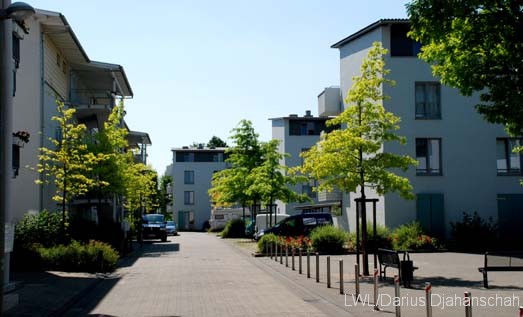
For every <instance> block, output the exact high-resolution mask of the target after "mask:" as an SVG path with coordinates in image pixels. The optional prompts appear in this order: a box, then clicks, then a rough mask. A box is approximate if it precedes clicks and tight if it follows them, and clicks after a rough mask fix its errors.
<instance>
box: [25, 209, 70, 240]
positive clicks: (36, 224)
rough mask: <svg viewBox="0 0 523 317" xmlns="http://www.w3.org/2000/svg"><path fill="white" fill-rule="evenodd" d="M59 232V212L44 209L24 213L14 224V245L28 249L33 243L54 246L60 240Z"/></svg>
mask: <svg viewBox="0 0 523 317" xmlns="http://www.w3.org/2000/svg"><path fill="white" fill-rule="evenodd" d="M61 233H62V215H61V214H59V213H57V212H49V211H46V210H44V211H42V212H39V213H38V214H36V215H30V214H26V215H25V216H24V218H22V220H20V222H18V223H17V224H16V226H15V244H16V246H15V247H18V248H29V249H30V248H31V246H32V245H33V244H34V243H39V244H41V245H43V246H45V247H50V246H54V245H57V244H58V243H60V242H61V239H62V236H61Z"/></svg>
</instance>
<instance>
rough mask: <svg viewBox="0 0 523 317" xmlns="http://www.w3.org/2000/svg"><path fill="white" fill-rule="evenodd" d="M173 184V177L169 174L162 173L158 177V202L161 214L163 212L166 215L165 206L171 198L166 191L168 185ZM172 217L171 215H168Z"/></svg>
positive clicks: (170, 201)
mask: <svg viewBox="0 0 523 317" xmlns="http://www.w3.org/2000/svg"><path fill="white" fill-rule="evenodd" d="M172 184H173V178H172V176H169V175H163V176H162V177H161V178H160V194H159V197H158V204H159V206H160V211H161V213H162V214H164V215H165V216H166V218H167V217H169V215H167V206H168V205H169V204H170V203H172V201H173V199H172V196H171V194H170V193H169V192H168V191H167V188H168V186H169V185H171V186H172ZM170 216H171V217H172V215H170Z"/></svg>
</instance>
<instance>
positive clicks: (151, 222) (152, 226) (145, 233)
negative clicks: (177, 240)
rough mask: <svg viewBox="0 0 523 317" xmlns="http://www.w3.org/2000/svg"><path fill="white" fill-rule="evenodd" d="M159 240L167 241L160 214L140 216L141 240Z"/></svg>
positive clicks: (163, 219) (162, 217)
mask: <svg viewBox="0 0 523 317" xmlns="http://www.w3.org/2000/svg"><path fill="white" fill-rule="evenodd" d="M151 238H152V239H161V240H162V241H163V242H165V241H167V228H166V222H165V217H164V215H162V214H146V215H143V216H142V239H151Z"/></svg>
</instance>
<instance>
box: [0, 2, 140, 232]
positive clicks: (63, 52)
mask: <svg viewBox="0 0 523 317" xmlns="http://www.w3.org/2000/svg"><path fill="white" fill-rule="evenodd" d="M26 26H27V27H28V30H29V32H24V30H22V29H21V28H20V27H15V32H14V40H13V41H14V42H16V43H17V44H16V45H15V47H17V49H16V50H14V51H15V54H14V55H15V56H14V60H15V65H16V76H15V87H16V91H15V97H14V109H15V110H14V125H13V126H14V131H13V132H18V131H21V132H28V133H29V134H30V139H29V142H28V143H26V144H23V148H19V149H18V150H19V155H18V157H17V160H16V165H17V167H18V169H17V170H16V171H15V174H17V175H16V178H14V179H13V180H12V184H13V210H12V212H11V214H10V215H9V219H8V221H11V222H15V223H16V222H17V221H19V220H20V219H21V218H22V217H23V216H24V215H25V214H26V213H28V212H29V213H37V212H39V211H41V210H49V211H55V210H57V209H58V206H57V204H56V202H55V201H53V200H52V196H53V195H54V193H55V187H54V185H52V184H46V185H37V184H35V180H37V179H42V175H39V173H38V172H37V171H36V167H37V164H38V163H39V160H38V155H39V154H40V152H39V149H40V148H41V147H48V148H52V147H53V145H52V143H51V142H50V141H49V138H55V139H57V138H59V137H60V135H59V130H58V125H57V123H56V122H55V121H53V120H51V117H52V116H54V115H56V114H57V110H56V108H57V103H56V101H60V102H63V103H64V104H65V105H66V106H67V107H70V108H74V109H76V113H75V120H76V122H78V123H83V124H85V125H86V127H87V130H88V133H91V134H92V133H96V132H97V131H101V130H102V129H103V125H104V122H105V121H106V120H107V119H108V117H109V114H110V113H111V111H112V109H113V107H114V105H115V104H116V103H118V102H119V101H121V100H123V99H126V98H132V96H133V91H132V89H131V86H130V84H129V81H128V79H127V76H126V74H125V71H124V69H123V67H122V66H120V65H117V64H110V63H102V62H96V61H92V60H90V59H89V57H88V56H87V54H86V52H85V51H84V49H83V47H82V46H81V44H80V42H79V40H78V38H77V37H76V35H75V33H74V32H73V30H72V28H71V26H70V24H69V23H68V21H67V19H66V18H65V17H64V16H63V15H62V14H61V13H58V12H52V11H46V10H37V11H36V14H35V15H34V16H33V17H32V18H30V19H28V20H27V21H26ZM123 124H124V125H125V123H123ZM129 141H130V143H131V145H132V146H133V147H135V148H139V149H142V151H141V154H142V156H143V157H145V156H146V152H145V151H144V150H143V149H145V145H144V143H148V144H150V139H149V136H148V135H147V134H146V133H142V132H134V131H132V132H131V133H130V134H129ZM26 167H30V168H26ZM84 198H86V199H84ZM74 204H75V206H74V208H77V209H82V210H88V209H90V208H91V207H92V206H93V205H96V206H97V207H101V206H103V208H104V211H105V210H106V211H107V212H106V214H107V217H108V218H111V219H112V220H116V221H117V222H119V221H121V220H122V215H123V208H122V206H121V203H120V202H119V201H118V200H117V198H116V197H104V198H103V201H102V200H98V201H97V202H96V203H94V202H91V201H89V199H88V197H83V198H82V199H78V200H75V202H74Z"/></svg>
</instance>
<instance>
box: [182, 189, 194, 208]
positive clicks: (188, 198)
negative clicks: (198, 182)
mask: <svg viewBox="0 0 523 317" xmlns="http://www.w3.org/2000/svg"><path fill="white" fill-rule="evenodd" d="M183 203H184V204H185V205H194V192H193V191H185V192H183Z"/></svg>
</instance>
